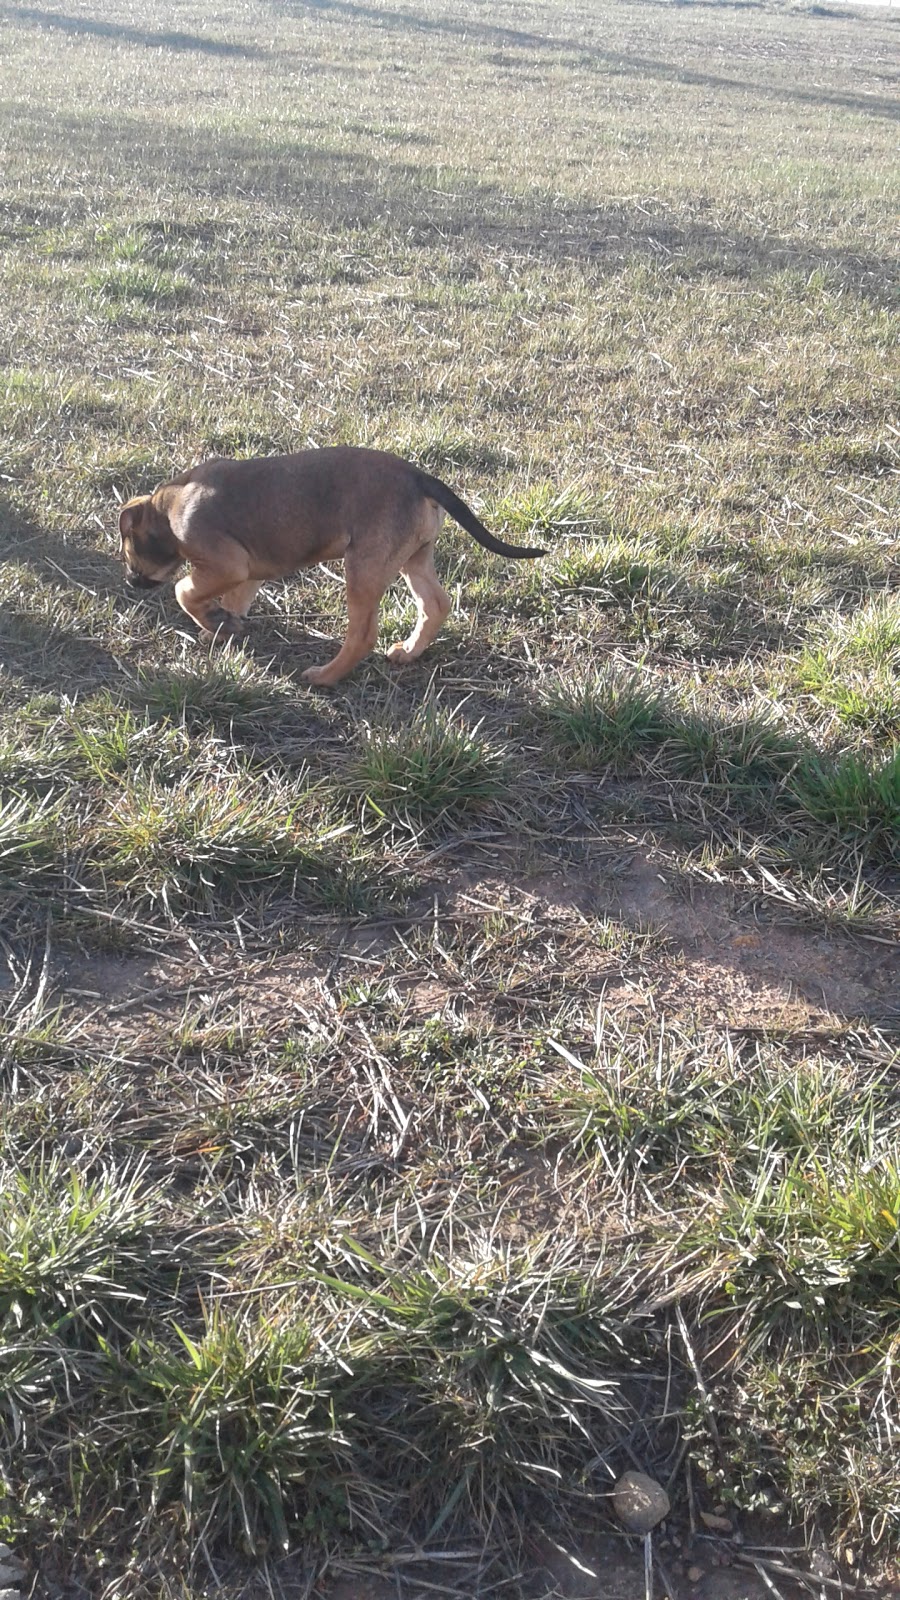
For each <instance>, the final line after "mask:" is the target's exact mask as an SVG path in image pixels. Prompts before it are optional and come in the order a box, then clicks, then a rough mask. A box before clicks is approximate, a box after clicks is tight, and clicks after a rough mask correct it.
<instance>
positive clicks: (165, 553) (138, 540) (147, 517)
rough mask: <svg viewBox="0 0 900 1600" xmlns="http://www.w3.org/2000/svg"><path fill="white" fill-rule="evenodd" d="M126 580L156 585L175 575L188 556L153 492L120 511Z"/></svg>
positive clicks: (144, 586)
mask: <svg viewBox="0 0 900 1600" xmlns="http://www.w3.org/2000/svg"><path fill="white" fill-rule="evenodd" d="M119 533H120V534H121V536H122V547H121V556H122V560H123V562H124V563H125V581H126V583H127V584H128V585H129V587H130V588H132V589H156V588H157V587H158V586H159V584H161V583H165V582H166V580H167V579H168V578H171V576H172V574H173V572H175V571H176V570H177V569H178V567H180V566H181V563H182V561H183V559H184V557H183V556H182V555H181V553H180V551H179V549H178V545H177V543H176V540H175V535H174V534H173V532H172V529H171V527H170V526H169V519H168V517H167V516H166V515H165V513H164V512H163V511H160V510H159V508H158V507H157V506H155V505H154V504H153V496H152V495H150V494H141V495H138V496H137V497H136V498H135V499H134V500H129V501H127V502H126V504H125V505H124V506H123V507H122V510H121V511H120V513H119Z"/></svg>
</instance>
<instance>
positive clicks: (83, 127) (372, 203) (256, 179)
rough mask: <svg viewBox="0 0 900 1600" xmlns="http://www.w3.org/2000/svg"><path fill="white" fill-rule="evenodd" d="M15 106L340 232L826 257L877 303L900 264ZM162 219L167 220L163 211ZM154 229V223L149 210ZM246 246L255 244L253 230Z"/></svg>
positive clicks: (595, 254)
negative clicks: (445, 187)
mask: <svg viewBox="0 0 900 1600" xmlns="http://www.w3.org/2000/svg"><path fill="white" fill-rule="evenodd" d="M329 3H336V0H329ZM378 15H382V13H378ZM388 15H389V14H388ZM635 70H637V68H635ZM673 70H674V69H673ZM16 109H17V117H18V120H19V125H20V129H21V132H20V137H21V138H22V139H27V138H30V137H31V136H32V134H33V137H34V138H35V140H36V141H37V142H39V143H40V145H41V147H42V148H43V149H44V150H46V152H47V160H48V161H49V160H51V157H53V156H54V147H55V148H56V149H58V150H59V152H60V155H62V152H65V153H66V154H68V155H71V154H72V153H73V152H77V155H78V159H79V161H81V162H82V163H83V164H85V165H86V166H88V167H90V166H91V165H92V164H93V165H94V166H96V167H97V169H98V170H102V172H103V176H104V182H106V183H107V184H108V183H110V182H112V181H114V180H115V179H116V177H117V176H119V177H121V181H122V182H123V183H125V184H127V185H128V186H132V185H133V174H134V171H135V169H136V168H137V169H138V170H142V171H143V170H147V169H148V168H150V169H155V167H156V166H157V165H160V166H164V167H165V169H166V171H167V172H168V173H169V175H170V179H171V180H172V182H173V183H175V184H177V183H178V181H179V179H180V180H181V182H182V183H183V186H184V189H185V193H186V194H187V195H189V196H190V203H191V204H192V205H196V204H197V203H198V201H200V202H202V200H203V199H204V198H206V199H209V200H212V201H215V202H219V201H221V200H223V199H225V198H231V197H232V196H233V194H234V177H235V173H236V172H240V174H241V187H242V190H243V191H244V192H246V193H252V194H254V195H255V196H256V197H257V198H258V199H259V200H264V199H277V200H278V202H279V203H280V204H282V205H284V204H288V203H290V204H292V205H293V206H294V207H295V208H296V210H297V212H298V213H299V214H300V215H301V216H303V217H306V218H308V219H313V220H315V222H316V223H317V224H318V225H324V226H326V227H330V228H333V229H336V230H340V229H352V230H359V229H371V230H373V231H375V232H376V233H378V232H382V233H383V232H384V231H385V230H386V229H387V230H401V231H402V232H403V234H404V237H405V239H406V240H407V241H408V243H409V244H411V245H412V246H413V247H417V246H424V247H426V248H428V249H431V248H433V247H434V245H435V242H436V241H439V242H442V243H443V245H444V248H446V247H447V246H448V245H449V246H450V247H451V248H452V247H453V246H454V245H456V244H458V243H460V242H464V243H465V244H466V245H468V246H471V245H473V244H474V245H477V244H478V243H479V242H483V243H485V244H487V245H490V246H492V247H495V246H502V247H503V248H504V249H511V250H521V251H523V252H525V253H527V254H530V255H536V256H539V257H544V258H547V259H550V260H563V261H564V260H573V261H576V262H579V263H582V264H587V265H590V266H591V267H593V268H594V269H596V270H597V271H600V272H603V273H612V272H618V271H620V270H621V269H622V268H623V267H624V266H626V265H627V264H628V263H629V262H630V261H633V260H635V259H638V260H645V261H647V262H648V263H650V262H652V263H653V264H654V265H657V266H658V264H659V260H660V251H661V250H662V251H664V252H666V255H667V259H668V261H669V263H670V269H671V271H672V273H673V275H674V276H676V277H677V276H678V274H679V272H680V273H681V275H682V276H684V277H687V278H691V277H699V276H711V277H721V278H722V279H724V280H733V279H739V280H740V279H750V278H754V277H756V276H757V275H759V274H765V273H771V272H781V271H784V270H786V269H794V270H798V271H802V272H804V273H809V272H811V271H813V270H814V269H818V268H822V269H825V270H828V271H830V272H833V273H834V274H835V275H836V277H838V278H839V279H840V281H841V283H842V284H844V285H846V286H847V287H848V288H851V289H853V290H854V291H855V292H856V293H857V294H859V295H860V296H863V297H867V298H869V299H871V300H872V301H874V302H875V303H876V304H893V303H894V302H895V300H896V296H897V287H896V285H897V261H896V257H895V256H894V255H892V254H889V253H887V252H885V253H883V254H873V253H872V252H862V251H855V250H849V249H846V248H839V249H834V250H829V249H827V248H824V247H821V246H815V245H813V246H811V245H810V244H809V243H808V242H807V241H806V240H805V239H802V238H800V237H797V238H792V237H781V236H779V235H776V234H753V233H749V232H740V231H737V230H733V229H720V228H717V227H715V226H713V225H711V224H709V223H706V222H703V221H702V220H699V219H697V218H695V217H692V216H684V217H682V216H678V215H673V214H672V213H671V212H670V211H669V210H668V209H666V210H664V211H663V210H660V211H659V213H658V214H657V215H654V214H653V211H652V210H651V209H650V207H649V206H646V205H641V206H638V205H637V204H633V203H630V202H620V203H618V204H616V203H609V204H605V205H597V206H594V205H590V206H588V205H579V204H575V203H566V202H564V201H561V200H560V199H559V198H558V197H553V198H551V197H549V196H547V195H544V194H541V193H540V192H538V191H534V192H532V193H531V194H530V195H526V196H521V195H513V194H509V193H506V192H504V190H503V189H502V188H500V187H499V186H497V185H491V184H479V183H476V182H471V183H466V184H464V185H462V186H461V187H460V189H459V192H457V193H451V192H446V191H444V192H438V191H437V190H435V188H434V186H433V184H432V183H431V182H430V178H429V172H428V170H427V169H422V168H419V167H417V166H415V165H412V164H410V163H406V162H402V161H398V162H394V163H391V162H389V161H386V160H385V158H384V156H383V155H382V154H381V153H379V155H378V156H377V158H376V157H375V156H374V155H373V156H367V155H359V154H355V153H351V152H344V151H335V150H329V149H325V148H322V147H319V146H316V145H314V144H312V143H310V142H309V141H306V140H301V139H291V138H287V137H284V136H282V137H280V138H278V139H277V140H276V139H269V140H265V141H264V140H262V139H259V138H255V137H254V136H253V135H252V134H247V135H246V136H242V135H239V134H235V133H233V132H226V131H225V130H223V129H221V128H214V127H209V126H206V127H204V126H199V127H196V128H190V129H188V128H186V127H183V126H180V125H179V124H178V123H177V122H176V121H172V120H169V121H167V122H166V123H165V125H164V126H163V125H158V124H156V123H152V122H150V121H149V120H145V119H143V118H139V117H127V116H121V115H118V114H117V115H115V116H107V115H103V114H101V115H97V116H95V115H93V114H85V115H84V116H75V115H65V114H63V115H60V114H54V113H53V112H51V111H49V110H44V109H42V110H40V111H36V110H35V109H34V108H31V107H28V106H25V105H20V106H18V107H17V108H16ZM29 130H31V131H30V132H29ZM54 158H55V157H54ZM46 220H47V225H49V224H50V222H51V221H52V217H51V215H50V212H49V211H48V214H47V219H46ZM158 221H159V225H160V226H162V225H163V224H164V222H165V219H164V218H161V219H158ZM145 226H151V227H152V226H154V224H153V220H152V219H149V222H148V223H145ZM247 249H248V250H252V242H251V241H250V240H249V239H248V240H247Z"/></svg>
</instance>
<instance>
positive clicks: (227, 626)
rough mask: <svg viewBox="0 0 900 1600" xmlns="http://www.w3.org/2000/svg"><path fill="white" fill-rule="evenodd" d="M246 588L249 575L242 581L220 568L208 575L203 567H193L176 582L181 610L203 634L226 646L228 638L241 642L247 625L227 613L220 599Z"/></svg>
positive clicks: (176, 593)
mask: <svg viewBox="0 0 900 1600" xmlns="http://www.w3.org/2000/svg"><path fill="white" fill-rule="evenodd" d="M245 585H246V586H247V587H249V585H248V584H247V579H246V574H245V575H244V576H243V578H242V579H241V578H237V577H236V576H235V575H232V574H231V573H229V572H225V573H223V572H222V571H221V570H220V569H216V570H215V571H209V572H208V571H206V570H205V569H204V568H202V567H194V568H193V569H192V571H191V572H189V573H188V575H187V577H185V578H182V579H181V580H180V581H179V582H178V583H176V585H175V598H176V600H177V601H178V604H179V605H180V607H181V609H182V611H185V612H187V615H188V616H189V617H191V618H192V619H193V621H194V622H196V623H197V625H198V627H200V628H202V629H203V631H204V633H211V634H213V635H214V637H215V638H217V639H219V640H220V641H221V642H222V643H223V644H224V643H225V642H226V641H227V640H228V639H240V638H241V637H242V636H243V632H244V624H243V621H242V619H241V616H236V615H235V614H234V613H233V612H231V611H226V610H225V608H224V606H223V605H221V604H220V601H221V597H222V596H223V595H224V594H229V595H230V593H231V591H233V590H236V589H238V588H240V589H241V590H242V591H243V589H244V586H245ZM254 593H255V590H254ZM242 598H243V593H242ZM252 598H253V596H252V595H251V596H250V599H251V600H252ZM247 607H249V600H248V601H247Z"/></svg>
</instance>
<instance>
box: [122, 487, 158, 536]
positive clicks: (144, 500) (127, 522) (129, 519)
mask: <svg viewBox="0 0 900 1600" xmlns="http://www.w3.org/2000/svg"><path fill="white" fill-rule="evenodd" d="M149 504H150V496H149V495H148V494H141V495H138V496H137V498H136V499H134V500H127V501H126V502H125V504H124V506H123V507H122V509H121V511H120V512H119V532H120V534H121V535H122V538H123V539H124V537H125V535H126V533H130V534H134V533H136V532H137V530H138V528H139V527H140V525H141V523H142V522H143V520H144V513H145V511H146V509H147V506H148V505H149Z"/></svg>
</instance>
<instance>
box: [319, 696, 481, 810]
mask: <svg viewBox="0 0 900 1600" xmlns="http://www.w3.org/2000/svg"><path fill="white" fill-rule="evenodd" d="M461 712H462V707H461V706H457V707H454V708H453V709H451V710H449V711H448V710H446V709H445V708H444V707H443V706H442V705H441V704H440V702H438V701H437V700H434V699H430V698H429V699H428V700H426V701H425V702H424V704H423V705H422V706H420V707H419V709H418V710H417V711H415V712H414V714H413V715H412V717H411V718H410V719H409V720H408V721H407V722H406V723H405V724H404V725H403V726H400V727H398V726H396V725H395V724H393V723H388V722H387V721H383V722H381V723H377V724H374V725H372V724H370V725H369V726H367V727H365V728H364V729H363V732H362V736H361V741H360V742H361V749H360V753H359V756H358V759H357V763H356V767H355V770H354V772H353V774H352V776H351V780H350V787H351V789H352V791H353V792H355V793H356V794H358V795H359V796H360V798H361V799H362V802H363V805H364V807H365V809H366V811H367V812H369V813H370V814H374V815H375V816H377V817H380V818H383V819H390V820H401V821H407V820H408V821H409V822H411V823H413V824H420V823H434V822H436V821H437V820H438V819H439V818H441V817H445V816H448V815H460V814H462V813H466V812H472V811H482V810H483V809H484V808H485V806H486V805H488V804H489V803H490V801H492V800H494V799H495V798H496V797H497V796H498V795H499V794H500V792H501V788H502V784H503V776H504V768H503V761H502V758H501V756H500V754H499V753H498V752H497V751H496V750H494V749H492V748H491V747H490V745H489V744H488V743H487V741H486V740H485V739H483V738H481V737H480V736H479V734H480V730H479V727H478V726H477V725H476V726H475V727H474V728H470V727H468V726H467V724H466V723H465V722H464V721H463V718H462V715H461Z"/></svg>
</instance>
